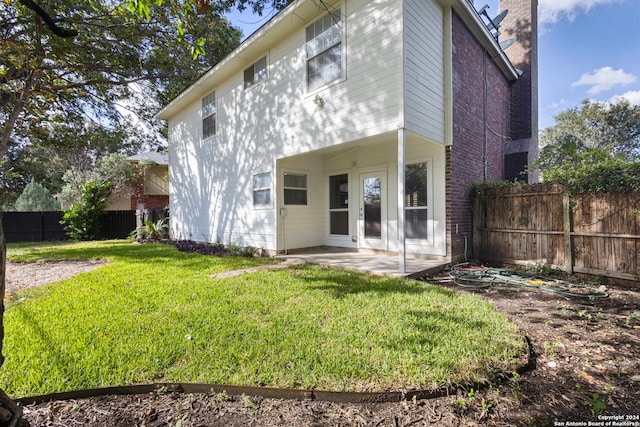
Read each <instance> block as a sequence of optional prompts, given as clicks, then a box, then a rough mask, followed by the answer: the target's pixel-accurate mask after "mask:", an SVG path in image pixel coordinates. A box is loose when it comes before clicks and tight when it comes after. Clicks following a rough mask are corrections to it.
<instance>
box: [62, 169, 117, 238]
mask: <svg viewBox="0 0 640 427" xmlns="http://www.w3.org/2000/svg"><path fill="white" fill-rule="evenodd" d="M110 188H111V184H110V183H108V182H107V183H102V182H88V183H87V184H85V186H84V189H83V192H82V197H81V200H80V202H79V203H77V204H75V205H73V206H72V207H71V209H70V210H68V211H66V212H65V213H64V216H63V217H62V221H61V223H62V225H64V228H65V230H66V231H67V233H68V234H69V237H71V238H72V239H75V240H93V239H95V238H96V236H97V235H98V231H99V227H100V223H99V222H98V220H99V218H100V215H102V212H103V211H104V208H105V206H106V204H107V197H108V196H109V190H110Z"/></svg>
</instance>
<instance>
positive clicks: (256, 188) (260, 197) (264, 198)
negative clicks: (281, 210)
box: [253, 172, 271, 208]
mask: <svg viewBox="0 0 640 427" xmlns="http://www.w3.org/2000/svg"><path fill="white" fill-rule="evenodd" d="M253 206H254V207H263V208H264V207H269V206H271V172H265V173H259V174H257V175H253Z"/></svg>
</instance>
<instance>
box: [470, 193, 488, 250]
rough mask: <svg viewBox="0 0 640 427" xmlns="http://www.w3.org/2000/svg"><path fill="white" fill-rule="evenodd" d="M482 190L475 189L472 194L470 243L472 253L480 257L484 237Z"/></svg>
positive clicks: (484, 220)
mask: <svg viewBox="0 0 640 427" xmlns="http://www.w3.org/2000/svg"><path fill="white" fill-rule="evenodd" d="M485 197H486V194H485V193H484V192H478V191H476V192H475V194H474V196H473V224H472V226H473V235H472V237H471V244H472V248H473V254H474V256H475V257H476V258H478V259H480V258H481V255H482V254H481V252H483V249H484V245H485V242H484V237H485V230H484V228H485V226H486V217H485V203H486V201H485V199H484V198H485Z"/></svg>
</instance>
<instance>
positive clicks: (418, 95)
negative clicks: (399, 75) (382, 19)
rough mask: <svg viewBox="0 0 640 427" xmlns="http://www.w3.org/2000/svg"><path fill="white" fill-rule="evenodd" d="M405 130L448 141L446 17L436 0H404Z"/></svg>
mask: <svg viewBox="0 0 640 427" xmlns="http://www.w3.org/2000/svg"><path fill="white" fill-rule="evenodd" d="M404 4H405V11H404V23H405V29H404V38H405V59H404V62H405V65H404V69H405V85H404V94H405V127H406V128H407V129H408V130H410V131H412V132H414V133H416V134H418V135H422V136H424V137H426V138H429V139H431V140H433V141H435V142H439V143H444V142H445V130H444V129H445V124H444V123H445V112H444V105H445V104H444V14H443V10H442V7H441V6H440V5H438V4H437V3H436V2H435V0H404Z"/></svg>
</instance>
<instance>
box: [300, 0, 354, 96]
mask: <svg viewBox="0 0 640 427" xmlns="http://www.w3.org/2000/svg"><path fill="white" fill-rule="evenodd" d="M343 9H344V7H343V5H340V6H338V7H337V8H336V9H334V10H332V11H330V12H328V13H326V14H324V15H323V16H322V17H320V18H318V19H316V20H315V21H314V22H313V23H312V24H311V25H308V26H307V27H306V28H305V51H306V53H305V75H306V84H307V93H309V94H311V93H315V92H316V91H318V90H321V89H323V88H325V87H326V86H328V85H331V84H335V83H337V82H340V81H343V80H344V79H345V74H346V73H345V48H344V47H345V35H346V31H345V19H344V16H343V14H342V10H343ZM335 19H340V22H338V23H335V22H334V25H335V26H332V28H338V29H339V31H340V39H339V41H335V42H332V43H330V44H327V46H322V47H320V48H317V47H314V44H318V42H319V43H321V42H322V39H319V37H318V36H319V35H320V34H324V35H325V36H329V37H328V38H329V39H330V37H331V35H330V34H327V33H329V31H331V29H329V30H325V31H323V32H321V33H319V34H315V35H314V37H313V38H312V39H311V40H308V37H309V31H310V30H311V31H314V30H312V29H314V28H315V27H316V26H317V25H322V22H323V21H325V22H326V20H335ZM325 40H326V38H325ZM314 41H317V43H313V42H314ZM336 47H337V50H339V52H340V69H339V73H340V74H339V75H338V76H336V77H335V78H333V79H331V80H327V81H323V82H322V83H321V84H319V85H318V86H313V87H312V86H311V85H310V75H309V64H310V62H311V61H313V60H316V59H319V58H320V57H321V56H323V55H325V54H327V53H328V52H329V51H330V50H331V49H334V48H336Z"/></svg>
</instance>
